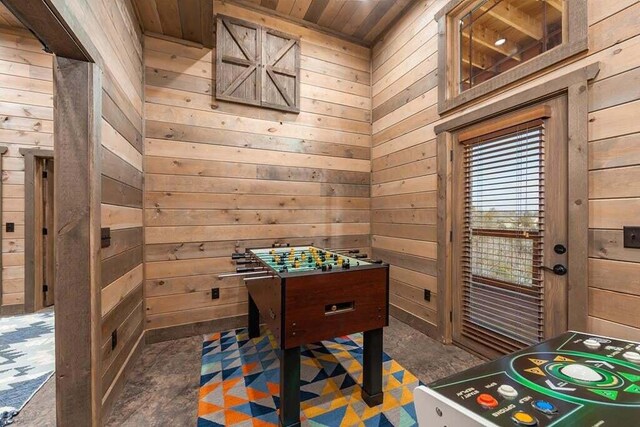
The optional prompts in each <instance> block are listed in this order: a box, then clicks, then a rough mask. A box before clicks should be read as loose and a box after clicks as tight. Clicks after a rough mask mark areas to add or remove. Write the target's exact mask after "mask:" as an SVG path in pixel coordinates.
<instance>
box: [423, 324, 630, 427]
mask: <svg viewBox="0 0 640 427" xmlns="http://www.w3.org/2000/svg"><path fill="white" fill-rule="evenodd" d="M414 402H415V406H416V413H417V416H418V424H419V425H420V426H421V427H444V426H447V427H471V426H474V427H475V426H500V427H507V426H508V427H514V426H540V427H546V426H580V427H583V426H584V427H614V426H615V427H632V426H640V343H638V342H631V341H623V340H618V339H614V338H607V337H602V336H596V335H587V334H582V333H578V332H567V333H564V334H562V335H560V336H558V337H556V338H553V339H550V340H548V341H544V342H542V343H540V344H537V345H534V346H532V347H529V348H526V349H523V350H520V351H518V352H515V353H513V354H510V355H507V356H504V357H502V358H500V359H497V360H494V361H492V362H489V363H487V364H485V365H482V366H477V367H475V368H471V369H469V370H467V371H464V372H461V373H459V374H456V375H453V376H451V377H448V378H445V379H442V380H438V381H436V382H434V383H432V384H430V385H429V386H427V387H425V386H420V387H417V388H416V389H415V391H414Z"/></svg>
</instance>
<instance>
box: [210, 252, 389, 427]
mask: <svg viewBox="0 0 640 427" xmlns="http://www.w3.org/2000/svg"><path fill="white" fill-rule="evenodd" d="M232 259H233V260H234V261H235V263H236V272H234V273H228V274H226V275H221V276H220V277H228V276H238V275H241V276H243V278H244V283H245V285H246V287H247V290H248V293H249V325H248V326H249V337H251V338H255V337H258V336H259V335H260V317H262V319H263V321H264V322H265V323H266V325H267V327H268V329H269V330H270V332H271V333H272V334H273V336H274V338H275V339H276V342H277V343H278V345H279V347H280V349H281V350H282V354H281V357H280V414H279V417H280V424H281V425H283V426H296V425H300V346H302V345H305V344H310V343H315V342H318V341H322V340H327V339H332V338H335V337H338V336H343V335H348V334H352V333H355V332H363V383H362V398H363V400H364V401H365V402H366V403H367V405H369V406H376V405H379V404H381V403H382V400H383V393H382V354H383V353H382V328H383V327H385V326H387V325H388V324H389V266H388V265H387V264H383V263H381V262H380V261H374V260H370V259H367V258H366V255H362V254H359V253H358V251H350V252H349V251H344V252H338V251H331V250H325V249H321V248H317V247H314V246H297V247H288V246H285V247H272V248H264V249H247V250H245V252H244V253H237V254H233V255H232Z"/></svg>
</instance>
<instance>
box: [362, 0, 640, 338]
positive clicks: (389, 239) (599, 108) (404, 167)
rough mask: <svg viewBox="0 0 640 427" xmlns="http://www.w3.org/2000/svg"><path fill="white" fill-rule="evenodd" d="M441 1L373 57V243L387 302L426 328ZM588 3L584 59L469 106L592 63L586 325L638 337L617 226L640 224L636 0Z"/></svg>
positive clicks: (629, 261)
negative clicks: (596, 70) (387, 280)
mask: <svg viewBox="0 0 640 427" xmlns="http://www.w3.org/2000/svg"><path fill="white" fill-rule="evenodd" d="M447 1H448V0H427V1H420V2H417V4H416V5H415V6H414V7H413V8H412V9H411V10H409V11H408V13H407V14H406V15H405V16H404V17H403V18H402V19H401V20H400V21H399V22H398V23H397V24H396V25H395V26H394V27H393V28H392V29H391V30H390V31H389V32H388V33H387V34H386V35H385V37H384V38H383V39H382V40H381V41H379V42H378V43H377V44H376V46H374V48H373V53H372V56H373V59H372V62H373V63H372V113H373V138H372V145H373V148H372V170H373V173H372V194H371V195H372V200H371V206H372V224H371V229H372V245H373V247H374V253H375V255H376V256H378V257H381V258H383V259H385V260H387V261H390V262H391V264H392V268H391V279H392V288H391V289H392V295H391V300H392V303H393V304H394V305H396V306H397V307H398V308H400V309H402V310H404V311H406V312H409V313H411V314H413V315H414V316H417V317H418V318H421V319H423V320H425V321H427V322H428V323H429V324H431V325H432V326H434V327H435V322H436V319H437V318H436V303H435V301H437V296H436V297H435V298H433V297H432V299H431V302H426V301H424V300H423V298H422V289H429V290H431V291H432V292H434V291H435V290H436V284H435V283H436V281H435V277H434V276H435V274H436V272H435V260H434V258H436V250H435V241H436V234H435V229H434V224H435V222H436V214H435V207H436V203H437V202H436V194H435V190H436V178H435V162H436V157H435V156H436V148H435V134H434V130H433V129H434V126H435V125H436V124H438V123H441V122H442V121H443V119H442V118H441V117H439V116H438V114H437V110H436V95H437V88H436V84H437V81H436V80H437V76H436V70H437V66H438V64H437V62H438V60H437V25H436V22H435V21H434V20H433V16H434V14H435V13H436V12H437V11H438V10H440V9H441V8H442V7H443V6H444V5H445V4H446V3H447ZM588 7H589V52H588V54H587V55H582V56H580V57H578V58H574V59H573V60H571V61H568V62H567V63H565V64H563V65H562V66H556V67H555V68H554V69H553V70H551V71H547V72H546V74H545V75H542V76H540V77H538V78H536V79H535V80H533V81H531V82H527V83H526V84H522V85H520V86H519V87H516V88H513V89H511V90H508V91H505V92H503V93H501V94H499V95H495V96H494V97H492V98H489V99H488V100H486V101H484V102H482V103H480V104H478V105H477V107H480V106H484V105H487V104H489V103H491V102H492V101H494V100H496V99H502V98H504V97H506V96H509V95H512V94H514V93H517V92H519V91H521V90H524V89H526V88H530V87H533V86H535V85H539V84H543V83H544V81H545V80H547V79H550V78H553V77H558V76H560V75H562V74H564V73H566V72H568V71H571V70H575V69H577V68H580V67H584V66H585V65H587V64H590V63H592V62H596V61H600V62H601V66H600V68H601V71H600V74H599V75H598V77H597V78H596V80H595V81H594V83H593V84H592V86H591V87H590V92H589V98H590V99H589V141H590V144H589V167H590V173H589V188H590V189H589V191H590V200H589V210H590V215H589V216H590V219H589V222H590V224H589V230H585V232H588V233H589V238H590V243H589V250H590V254H589V256H590V258H589V307H588V310H589V328H590V330H591V331H593V332H594V333H601V334H609V335H617V336H620V337H626V338H636V339H637V337H638V333H640V328H639V323H638V319H637V316H636V315H634V310H635V308H637V307H638V304H640V280H639V279H638V277H640V274H639V273H640V250H637V249H636V250H633V249H624V248H623V247H622V227H623V226H624V225H638V212H639V209H640V186H639V185H638V183H639V182H640V145H638V139H639V138H640V122H639V121H638V120H637V117H636V116H637V114H638V111H640V90H638V87H640V86H639V85H638V84H637V83H638V82H640V27H638V25H637V18H638V16H640V2H638V1H637V0H626V1H621V2H604V1H600V0H589V4H588ZM475 108H476V106H474V107H471V108H468V109H466V110H463V111H460V112H458V113H456V114H454V115H452V116H449V117H447V119H448V118H450V117H455V116H456V115H457V114H462V113H464V112H467V111H469V110H471V109H475ZM585 309H587V308H585ZM431 329H433V328H431Z"/></svg>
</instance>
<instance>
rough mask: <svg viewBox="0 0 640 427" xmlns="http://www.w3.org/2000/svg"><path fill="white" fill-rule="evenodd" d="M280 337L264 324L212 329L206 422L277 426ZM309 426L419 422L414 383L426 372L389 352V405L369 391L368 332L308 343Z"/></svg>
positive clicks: (305, 421) (305, 410) (204, 379)
mask: <svg viewBox="0 0 640 427" xmlns="http://www.w3.org/2000/svg"><path fill="white" fill-rule="evenodd" d="M277 347H278V346H277V344H276V342H275V339H274V338H273V336H272V335H271V334H267V333H266V331H265V330H264V329H263V331H262V334H261V336H260V338H255V339H249V335H248V332H247V330H246V329H237V330H231V331H227V332H221V333H215V334H212V335H205V336H204V343H203V344H202V370H201V377H200V395H199V405H198V424H197V425H198V427H210V426H277V425H278V413H277V409H278V407H279V390H280V386H279V381H280V362H279V359H278V351H279V350H277ZM300 353H301V364H300V366H301V367H300V383H301V391H300V400H301V404H300V406H301V413H300V419H301V422H302V425H307V426H330V427H335V426H355V425H358V426H366V427H372V426H399V427H405V426H414V425H416V424H417V423H416V415H415V409H414V407H413V389H414V388H415V387H416V386H418V385H419V384H420V382H419V381H418V379H417V378H416V377H414V376H413V375H412V374H411V373H410V372H409V371H407V370H406V369H404V368H403V367H402V366H400V365H399V364H398V363H397V362H396V361H394V360H393V359H391V358H390V357H389V356H388V355H387V354H384V358H383V369H384V371H383V387H384V388H383V390H384V402H383V404H382V405H380V406H377V407H373V408H369V406H367V404H366V403H364V401H363V400H362V398H361V395H360V390H361V389H360V384H362V334H353V335H349V336H345V337H339V338H335V339H333V340H330V341H323V342H320V343H316V344H310V345H308V346H304V347H302V348H301V352H300Z"/></svg>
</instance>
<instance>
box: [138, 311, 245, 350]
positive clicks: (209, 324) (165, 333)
mask: <svg viewBox="0 0 640 427" xmlns="http://www.w3.org/2000/svg"><path fill="white" fill-rule="evenodd" d="M247 322H248V320H247V316H246V315H242V316H234V317H225V318H222V319H215V320H207V321H204V322H196V323H188V324H185V325H177V326H168V327H166V328H158V329H148V330H147V331H146V332H145V342H146V343H147V344H153V343H157V342H162V341H170V340H176V339H179V338H187V337H193V336H196V335H204V334H208V333H212V332H219V331H226V330H229V329H234V328H243V327H245V326H247Z"/></svg>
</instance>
